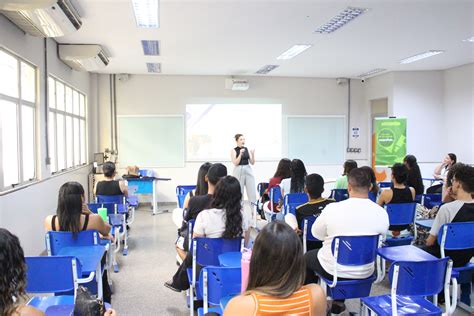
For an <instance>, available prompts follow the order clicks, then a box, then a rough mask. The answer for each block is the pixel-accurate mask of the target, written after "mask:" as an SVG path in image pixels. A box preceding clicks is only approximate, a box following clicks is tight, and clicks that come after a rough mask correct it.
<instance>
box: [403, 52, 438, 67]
mask: <svg viewBox="0 0 474 316" xmlns="http://www.w3.org/2000/svg"><path fill="white" fill-rule="evenodd" d="M442 53H444V51H443V50H429V51H427V52H423V53H420V54H417V55H413V56H410V57H407V58H405V59H402V60H400V64H409V63H413V62H415V61H418V60H421V59H425V58H428V57H432V56H436V55H439V54H442Z"/></svg>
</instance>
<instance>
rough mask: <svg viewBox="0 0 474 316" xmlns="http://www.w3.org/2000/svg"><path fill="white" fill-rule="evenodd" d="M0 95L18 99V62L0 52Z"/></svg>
mask: <svg viewBox="0 0 474 316" xmlns="http://www.w3.org/2000/svg"><path fill="white" fill-rule="evenodd" d="M0 93H2V94H6V95H9V96H11V97H15V98H18V94H19V93H18V61H17V59H16V58H15V57H13V56H12V55H10V54H7V53H5V52H4V51H1V50H0Z"/></svg>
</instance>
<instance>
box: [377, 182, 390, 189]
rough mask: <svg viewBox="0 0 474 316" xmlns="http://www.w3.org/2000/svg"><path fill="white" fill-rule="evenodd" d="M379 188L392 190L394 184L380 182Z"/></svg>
mask: <svg viewBox="0 0 474 316" xmlns="http://www.w3.org/2000/svg"><path fill="white" fill-rule="evenodd" d="M378 184H379V188H381V189H385V188H391V187H392V185H393V184H392V182H389V181H382V182H379V183H378Z"/></svg>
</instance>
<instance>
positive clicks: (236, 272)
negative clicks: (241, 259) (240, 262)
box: [196, 266, 242, 316]
mask: <svg viewBox="0 0 474 316" xmlns="http://www.w3.org/2000/svg"><path fill="white" fill-rule="evenodd" d="M198 284H199V286H198V288H197V289H196V290H197V292H198V293H199V296H202V298H203V307H202V308H199V309H198V316H204V315H205V314H207V313H208V312H216V313H218V314H220V315H221V314H222V312H223V311H222V310H221V308H220V306H219V305H220V301H221V299H222V298H224V297H227V296H235V295H237V294H239V293H240V290H241V286H242V273H241V271H240V267H217V266H208V267H204V268H203V269H202V270H201V273H200V275H199V283H198ZM209 305H214V306H216V307H214V308H209Z"/></svg>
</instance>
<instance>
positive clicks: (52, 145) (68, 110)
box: [48, 76, 87, 172]
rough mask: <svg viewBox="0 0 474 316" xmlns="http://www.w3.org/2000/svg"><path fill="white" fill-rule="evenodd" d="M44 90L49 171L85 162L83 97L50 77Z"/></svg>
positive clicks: (84, 107)
mask: <svg viewBox="0 0 474 316" xmlns="http://www.w3.org/2000/svg"><path fill="white" fill-rule="evenodd" d="M48 91H49V95H48V106H49V122H48V124H49V155H50V158H51V172H58V171H61V170H64V169H67V168H71V167H75V166H80V165H83V164H85V163H87V146H86V144H87V139H86V126H87V124H86V96H85V95H84V94H83V93H81V92H80V91H78V90H76V89H75V88H73V87H71V86H69V85H67V84H65V83H64V82H62V81H60V80H58V79H56V78H54V77H51V76H50V77H49V78H48Z"/></svg>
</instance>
